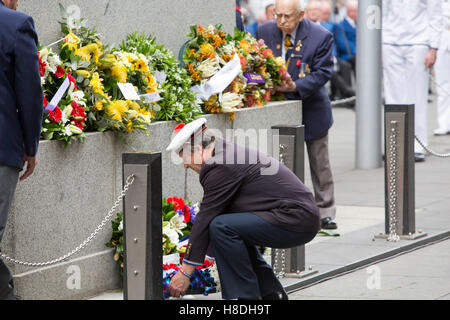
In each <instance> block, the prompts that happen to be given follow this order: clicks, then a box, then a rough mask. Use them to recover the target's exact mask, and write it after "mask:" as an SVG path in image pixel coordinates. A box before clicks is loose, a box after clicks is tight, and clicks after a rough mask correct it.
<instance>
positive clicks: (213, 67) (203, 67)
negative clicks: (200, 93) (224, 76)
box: [197, 58, 220, 79]
mask: <svg viewBox="0 0 450 320" xmlns="http://www.w3.org/2000/svg"><path fill="white" fill-rule="evenodd" d="M197 69H198V71H199V72H200V74H201V75H202V78H203V79H207V78H210V77H212V76H213V75H215V74H216V72H217V71H219V70H220V64H219V61H218V60H217V59H216V58H214V59H206V60H205V61H203V62H202V63H201V64H200V65H199V66H198V68H197Z"/></svg>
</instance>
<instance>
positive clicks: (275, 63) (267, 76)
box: [233, 29, 287, 108]
mask: <svg viewBox="0 0 450 320" xmlns="http://www.w3.org/2000/svg"><path fill="white" fill-rule="evenodd" d="M233 41H234V44H235V46H236V48H237V50H238V53H239V57H240V59H241V66H242V71H243V73H244V76H245V78H246V79H247V87H246V89H245V92H244V96H245V97H244V102H245V106H246V107H248V108H250V107H254V106H263V105H265V104H266V103H268V102H269V101H270V100H271V95H272V92H273V93H274V88H275V87H276V86H277V85H279V84H280V83H281V81H282V79H283V78H284V77H285V76H286V75H287V69H286V66H285V63H284V60H283V59H282V58H280V57H277V58H275V56H274V55H273V52H272V50H271V49H270V48H269V47H267V46H266V45H265V44H264V40H259V41H257V40H256V39H255V38H253V37H252V36H251V35H250V34H249V33H247V32H241V31H239V30H238V29H235V32H234V35H233Z"/></svg>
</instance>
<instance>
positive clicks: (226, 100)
mask: <svg viewBox="0 0 450 320" xmlns="http://www.w3.org/2000/svg"><path fill="white" fill-rule="evenodd" d="M241 102H242V98H241V96H240V95H239V94H237V93H233V92H226V93H224V94H222V96H221V97H220V105H221V107H222V112H225V113H227V112H233V111H235V110H236V107H237V106H239V104H241Z"/></svg>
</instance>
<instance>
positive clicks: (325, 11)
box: [319, 1, 356, 106]
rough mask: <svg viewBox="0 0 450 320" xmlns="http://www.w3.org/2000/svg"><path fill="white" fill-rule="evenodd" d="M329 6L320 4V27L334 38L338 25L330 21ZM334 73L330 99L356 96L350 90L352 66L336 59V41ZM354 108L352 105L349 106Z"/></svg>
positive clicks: (327, 3)
mask: <svg viewBox="0 0 450 320" xmlns="http://www.w3.org/2000/svg"><path fill="white" fill-rule="evenodd" d="M330 15H331V4H330V3H329V2H328V1H323V2H321V7H320V18H319V21H320V25H321V26H322V27H324V28H325V29H327V30H328V31H329V32H331V34H333V35H334V36H335V35H336V33H337V27H338V25H337V24H335V23H333V22H332V21H330ZM333 61H334V72H333V75H332V77H331V98H332V99H335V98H349V97H353V96H355V95H356V92H355V90H354V89H353V88H352V78H351V75H352V65H351V64H350V63H349V62H347V61H344V60H341V59H338V57H337V49H336V41H335V42H334V45H333ZM351 106H354V104H351Z"/></svg>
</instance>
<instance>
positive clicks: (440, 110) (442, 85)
mask: <svg viewBox="0 0 450 320" xmlns="http://www.w3.org/2000/svg"><path fill="white" fill-rule="evenodd" d="M442 12H443V14H444V24H443V25H444V31H443V32H442V36H441V42H440V44H439V50H438V53H437V60H436V64H435V66H434V71H435V74H436V93H437V96H438V102H437V120H438V125H439V127H438V128H437V129H435V130H434V134H435V135H436V136H440V135H445V134H450V0H443V1H442Z"/></svg>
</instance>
